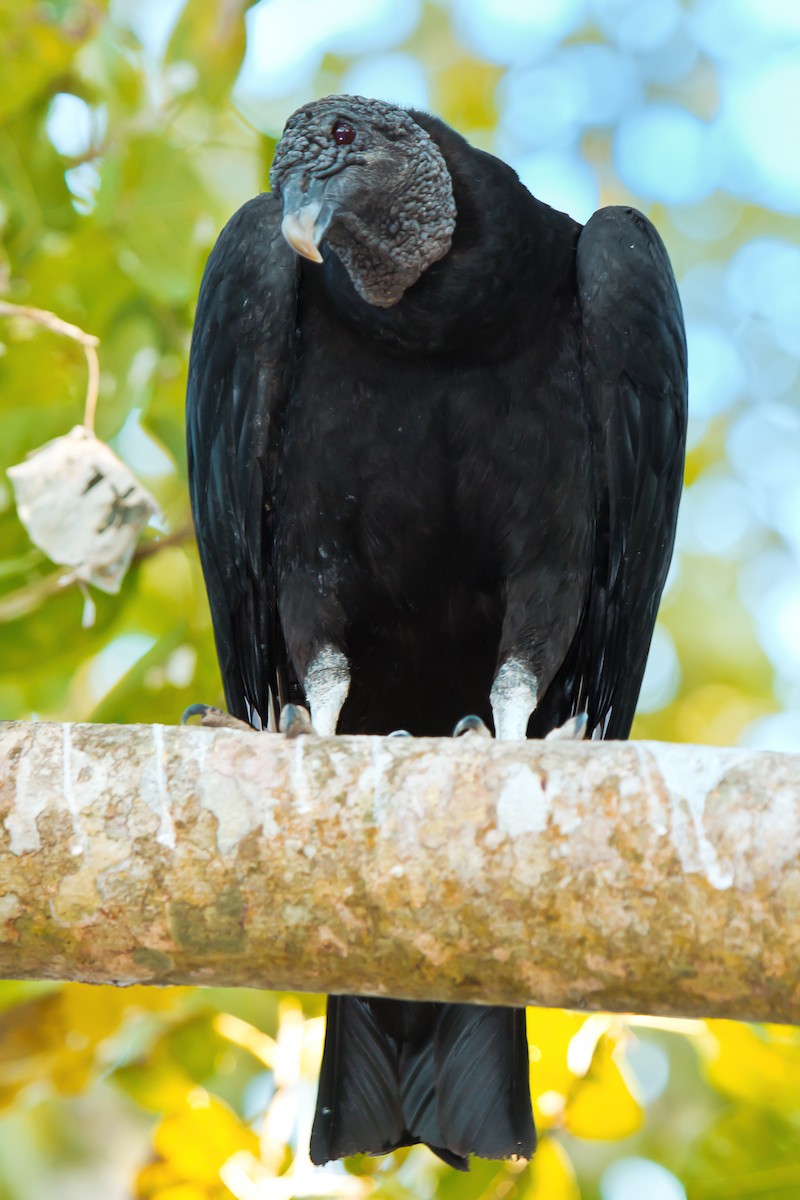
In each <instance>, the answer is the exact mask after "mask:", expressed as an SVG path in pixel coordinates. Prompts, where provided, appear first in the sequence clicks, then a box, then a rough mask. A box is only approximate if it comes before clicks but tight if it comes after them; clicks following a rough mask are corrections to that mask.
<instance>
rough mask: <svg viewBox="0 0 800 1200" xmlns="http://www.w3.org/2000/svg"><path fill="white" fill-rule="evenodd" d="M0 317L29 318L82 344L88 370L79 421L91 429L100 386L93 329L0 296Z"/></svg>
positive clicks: (98, 363)
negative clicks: (84, 399) (72, 323)
mask: <svg viewBox="0 0 800 1200" xmlns="http://www.w3.org/2000/svg"><path fill="white" fill-rule="evenodd" d="M0 317H20V318H21V319H22V320H23V321H33V322H34V323H35V324H37V325H43V326H44V327H45V329H49V330H50V331H51V332H52V333H60V334H61V335H62V336H63V337H68V338H71V339H72V340H73V342H78V343H79V344H80V345H81V346H83V352H84V354H85V355H86V365H87V367H88V370H89V378H88V382H87V385H86V403H85V405H84V410H83V424H84V427H85V428H86V429H88V430H90V432H92V433H94V417H95V412H96V410H97V395H98V391H99V389H100V362H99V359H98V357H97V349H96V347H97V346H99V345H100V339H99V338H97V337H95V336H94V334H93V333H86V331H85V330H83V329H81V328H79V326H77V325H71V324H70V322H69V321H62V319H61V317H57V316H56V314H55V313H52V312H49V311H48V309H46V308H32V307H30V305H27V304H12V303H11V302H10V301H9V300H0Z"/></svg>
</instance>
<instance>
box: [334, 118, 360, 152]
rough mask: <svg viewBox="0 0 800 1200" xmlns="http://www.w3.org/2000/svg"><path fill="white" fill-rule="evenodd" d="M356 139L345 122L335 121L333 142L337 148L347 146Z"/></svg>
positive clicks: (353, 131)
mask: <svg viewBox="0 0 800 1200" xmlns="http://www.w3.org/2000/svg"><path fill="white" fill-rule="evenodd" d="M355 138H356V131H355V129H353V126H352V125H348V123H347V121H337V122H336V124H335V125H334V127H333V140H334V141H335V142H336V145H337V146H349V145H350V143H351V142H354V141H355Z"/></svg>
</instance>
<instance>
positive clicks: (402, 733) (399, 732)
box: [386, 729, 414, 737]
mask: <svg viewBox="0 0 800 1200" xmlns="http://www.w3.org/2000/svg"><path fill="white" fill-rule="evenodd" d="M386 736H387V737H413V736H414V735H413V734H411V733H409V732H408V730H407V729H393V730H392V732H391V733H387V735H386Z"/></svg>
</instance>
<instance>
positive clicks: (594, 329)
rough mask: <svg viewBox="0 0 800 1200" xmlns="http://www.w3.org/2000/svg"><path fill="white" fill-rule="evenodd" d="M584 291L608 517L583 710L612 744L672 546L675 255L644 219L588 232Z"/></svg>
mask: <svg viewBox="0 0 800 1200" xmlns="http://www.w3.org/2000/svg"><path fill="white" fill-rule="evenodd" d="M577 282H578V297H579V304H580V309H581V321H582V331H583V332H582V338H583V341H582V358H583V384H584V392H585V395H586V397H587V400H588V403H589V409H590V415H591V421H592V430H593V441H594V447H595V469H596V481H597V493H598V500H599V514H598V524H597V535H596V547H595V561H594V568H593V577H592V583H591V593H590V599H589V605H588V610H587V614H586V620H585V623H584V627H583V631H582V634H581V638H580V646H579V651H578V653H579V684H578V687H579V696H578V700H577V703H576V705H575V707H577V708H582V707H586V708H587V710H588V713H589V723H590V728H592V729H595V730H600V731H601V732H602V734H603V736H605V737H627V735H628V733H629V731H630V726H631V722H632V720H633V713H634V709H635V707H636V701H637V699H638V696H639V689H640V687H641V682H642V676H643V674H644V668H645V663H646V661H647V654H648V650H649V647H650V641H651V638H652V634H653V627H654V625H655V619H656V612H657V610H658V603H659V600H660V597H661V592H662V590H663V587H664V582H665V580H666V577H667V571H668V569H669V564H670V559H671V557H672V548H673V544H674V540H675V525H676V521H677V515H678V500H679V497H680V490H681V482H682V479H683V462H684V453H685V443H686V408H687V381H686V337H685V332H684V327H683V314H682V311H681V303H680V299H679V296H678V289H677V286H676V283H675V277H674V275H673V273H672V267H671V266H670V262H669V258H668V257H667V252H666V250H665V248H664V245H663V243H662V241H661V239H660V237H659V236H658V234H657V233H656V230H655V229H654V227H653V226H652V225H651V223H650V222H649V221H648V220H647V218H646V217H644V216H642V214H641V213H639V212H637V211H636V210H635V209H631V208H622V207H610V208H604V209H601V210H600V211H599V212H597V213H595V215H594V216H593V217H592V218H591V220H590V221H589V222H588V223H587V225H586V226H585V227H584V229H583V231H582V233H581V235H580V238H579V239H578V249H577Z"/></svg>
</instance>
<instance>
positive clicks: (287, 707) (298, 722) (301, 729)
mask: <svg viewBox="0 0 800 1200" xmlns="http://www.w3.org/2000/svg"><path fill="white" fill-rule="evenodd" d="M278 728H279V729H280V731H281V733H283V734H285V735H286V737H289V738H294V737H300V736H301V735H302V734H306V733H314V732H315V730H314V726H313V725H312V724H311V713H310V712H309V711H308V709H307V708H303V706H302V704H284V706H283V708H282V709H281V715H280V721H279V723H278Z"/></svg>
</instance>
